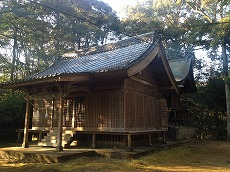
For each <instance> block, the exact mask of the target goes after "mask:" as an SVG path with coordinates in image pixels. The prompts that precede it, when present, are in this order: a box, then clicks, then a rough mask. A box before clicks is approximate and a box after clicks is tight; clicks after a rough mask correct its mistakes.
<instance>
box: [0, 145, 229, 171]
mask: <svg viewBox="0 0 230 172" xmlns="http://www.w3.org/2000/svg"><path fill="white" fill-rule="evenodd" d="M229 153H230V143H229V142H213V141H195V142H192V143H188V144H183V145H181V146H180V147H175V148H172V149H168V150H163V151H160V152H157V153H154V154H151V155H148V156H144V157H141V158H139V159H135V160H117V159H110V158H103V157H82V158H78V159H75V160H73V161H69V162H66V163H59V164H42V163H41V164H39V163H23V164H22V163H17V162H5V164H3V163H2V164H1V162H0V171H3V172H75V171H76V172H131V171H134V172H135V171H136V172H145V171H146V172H147V171H152V172H160V171H161V172H168V171H175V172H178V171H179V172H181V171H189V172H197V171H198V172H202V171H205V172H206V171H211V172H217V171H222V172H228V171H229V169H230V163H229V162H230V157H229Z"/></svg>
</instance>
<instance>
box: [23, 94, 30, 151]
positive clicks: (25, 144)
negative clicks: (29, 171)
mask: <svg viewBox="0 0 230 172" xmlns="http://www.w3.org/2000/svg"><path fill="white" fill-rule="evenodd" d="M29 123H30V96H26V115H25V126H24V137H23V143H22V147H23V148H28V147H29V143H28V136H29Z"/></svg>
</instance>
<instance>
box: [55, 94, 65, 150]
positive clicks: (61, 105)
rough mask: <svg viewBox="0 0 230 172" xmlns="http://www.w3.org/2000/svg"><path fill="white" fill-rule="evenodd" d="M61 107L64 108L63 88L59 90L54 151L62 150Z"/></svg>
mask: <svg viewBox="0 0 230 172" xmlns="http://www.w3.org/2000/svg"><path fill="white" fill-rule="evenodd" d="M63 108H64V98H63V90H62V91H61V97H60V106H59V116H58V131H57V147H56V151H63V147H62V132H63V116H64V115H63V114H64V112H63Z"/></svg>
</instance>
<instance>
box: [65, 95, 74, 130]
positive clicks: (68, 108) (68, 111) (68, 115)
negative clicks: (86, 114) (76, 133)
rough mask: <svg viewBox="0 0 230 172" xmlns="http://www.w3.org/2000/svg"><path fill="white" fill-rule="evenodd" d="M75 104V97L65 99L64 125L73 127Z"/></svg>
mask: <svg viewBox="0 0 230 172" xmlns="http://www.w3.org/2000/svg"><path fill="white" fill-rule="evenodd" d="M73 104H74V101H73V98H69V99H65V101H64V118H63V123H64V127H72V118H73Z"/></svg>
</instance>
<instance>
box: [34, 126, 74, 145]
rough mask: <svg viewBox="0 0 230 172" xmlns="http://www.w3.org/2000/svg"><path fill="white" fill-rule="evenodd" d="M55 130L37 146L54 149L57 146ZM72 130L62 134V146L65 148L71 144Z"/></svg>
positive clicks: (64, 131)
mask: <svg viewBox="0 0 230 172" xmlns="http://www.w3.org/2000/svg"><path fill="white" fill-rule="evenodd" d="M57 132H58V130H57V129H54V130H51V131H50V132H49V133H48V134H47V135H46V136H44V139H42V140H41V142H38V146H47V147H56V146H57ZM74 133H75V131H74V130H67V129H65V130H63V133H62V146H63V147H64V148H67V147H69V146H70V144H71V143H72V142H73V135H74Z"/></svg>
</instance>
